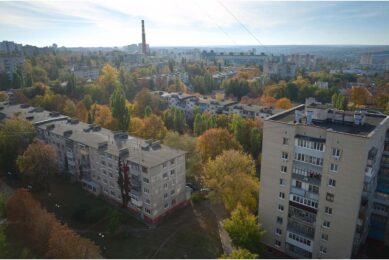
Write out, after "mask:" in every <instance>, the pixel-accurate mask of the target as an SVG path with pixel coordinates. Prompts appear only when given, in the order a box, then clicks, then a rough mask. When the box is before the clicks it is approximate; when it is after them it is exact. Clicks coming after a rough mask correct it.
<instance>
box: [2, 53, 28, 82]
mask: <svg viewBox="0 0 389 260" xmlns="http://www.w3.org/2000/svg"><path fill="white" fill-rule="evenodd" d="M23 64H24V57H23V56H21V55H6V56H0V72H5V73H7V75H8V77H9V78H10V79H11V80H12V74H13V73H14V71H15V70H16V68H17V67H22V66H23Z"/></svg>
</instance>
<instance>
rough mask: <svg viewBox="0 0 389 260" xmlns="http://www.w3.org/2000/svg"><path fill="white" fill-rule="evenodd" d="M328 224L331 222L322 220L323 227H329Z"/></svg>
mask: <svg viewBox="0 0 389 260" xmlns="http://www.w3.org/2000/svg"><path fill="white" fill-rule="evenodd" d="M330 226H331V223H330V222H329V221H328V220H324V221H323V227H324V228H330Z"/></svg>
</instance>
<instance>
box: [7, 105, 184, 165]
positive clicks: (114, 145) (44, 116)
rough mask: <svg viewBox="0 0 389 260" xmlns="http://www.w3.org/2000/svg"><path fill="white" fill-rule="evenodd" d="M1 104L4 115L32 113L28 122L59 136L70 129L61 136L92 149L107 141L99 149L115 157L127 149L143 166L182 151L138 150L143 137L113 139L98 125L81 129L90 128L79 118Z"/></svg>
mask: <svg viewBox="0 0 389 260" xmlns="http://www.w3.org/2000/svg"><path fill="white" fill-rule="evenodd" d="M4 103H5V102H0V107H3V109H1V110H0V113H2V114H3V115H5V117H7V118H11V117H14V116H16V117H18V118H22V119H26V118H25V117H26V115H28V116H33V119H31V120H29V121H30V122H31V123H32V124H35V126H36V127H37V128H40V129H44V130H46V127H47V126H49V125H54V128H52V129H51V130H49V131H50V132H51V133H54V134H56V135H59V136H64V132H65V131H69V130H71V131H72V134H71V135H69V136H68V137H64V138H65V139H68V140H72V141H74V142H77V143H81V144H84V145H87V146H89V147H93V148H95V149H97V148H98V145H99V143H103V142H107V144H108V147H107V149H105V150H103V152H107V153H110V154H112V155H115V156H118V155H119V151H120V150H121V149H124V148H128V150H129V157H128V160H130V161H133V162H137V163H139V164H141V165H143V166H146V167H154V166H157V165H159V164H162V163H164V162H166V161H168V160H171V159H174V158H176V157H178V156H181V155H184V154H185V153H186V152H185V151H183V150H178V149H175V148H171V147H169V146H166V145H163V144H161V146H160V148H158V149H155V150H154V149H152V148H150V149H148V150H143V149H141V146H142V145H144V144H145V140H144V139H142V138H138V137H133V136H128V138H126V139H119V138H116V139H115V138H114V133H113V132H112V131H111V130H109V129H106V128H101V129H100V130H99V131H93V130H90V131H89V132H86V131H84V129H87V128H89V127H90V125H89V124H87V123H84V122H81V121H80V122H78V123H74V124H72V123H71V122H68V120H67V119H70V118H69V117H67V116H63V115H61V114H58V116H56V117H52V116H50V112H48V111H43V112H31V111H34V110H35V109H34V108H33V107H30V106H29V107H22V106H20V105H9V104H4ZM0 118H1V117H0ZM48 119H53V120H48Z"/></svg>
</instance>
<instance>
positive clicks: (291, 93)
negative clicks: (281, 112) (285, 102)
mask: <svg viewBox="0 0 389 260" xmlns="http://www.w3.org/2000/svg"><path fill="white" fill-rule="evenodd" d="M298 91H299V90H298V87H297V85H296V84H294V83H292V82H288V83H287V84H286V86H285V88H284V94H285V97H287V98H289V99H290V100H296V99H297V95H298Z"/></svg>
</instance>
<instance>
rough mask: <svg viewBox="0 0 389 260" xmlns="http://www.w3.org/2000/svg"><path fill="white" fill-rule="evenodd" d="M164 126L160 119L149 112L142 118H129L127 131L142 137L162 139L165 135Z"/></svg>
mask: <svg viewBox="0 0 389 260" xmlns="http://www.w3.org/2000/svg"><path fill="white" fill-rule="evenodd" d="M166 131H167V129H166V127H165V125H164V123H163V121H162V119H161V118H160V117H158V116H156V115H154V114H151V115H150V116H148V117H145V118H144V119H141V118H138V117H134V118H133V119H131V125H130V129H129V133H130V134H131V135H135V136H139V137H141V138H144V139H158V140H162V139H163V138H164V137H165V135H166Z"/></svg>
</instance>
